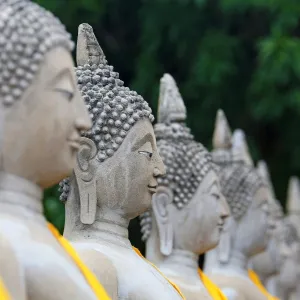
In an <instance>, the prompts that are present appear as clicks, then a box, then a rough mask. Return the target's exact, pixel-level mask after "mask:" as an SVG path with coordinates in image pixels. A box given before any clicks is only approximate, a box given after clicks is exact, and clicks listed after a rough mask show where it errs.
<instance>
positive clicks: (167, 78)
mask: <svg viewBox="0 0 300 300" xmlns="http://www.w3.org/2000/svg"><path fill="white" fill-rule="evenodd" d="M185 119H186V108H185V105H184V102H183V99H182V97H181V95H180V93H179V91H178V88H177V85H176V82H175V80H174V79H173V77H172V76H171V75H169V74H164V76H163V77H162V78H161V81H160V95H159V110H158V120H159V122H158V123H157V124H156V125H155V126H154V132H155V136H156V140H157V147H158V150H159V153H160V156H161V157H162V159H163V162H164V164H165V166H166V176H164V177H159V178H158V179H157V180H158V185H159V186H166V187H169V188H170V189H171V190H172V192H173V196H174V197H173V204H174V205H175V206H176V207H177V208H178V209H182V208H184V207H185V205H187V203H189V201H190V200H191V199H192V197H193V196H194V194H195V192H196V190H197V188H198V187H199V185H200V183H201V182H202V180H203V178H204V177H205V176H206V174H207V173H208V172H209V171H210V170H217V166H216V165H215V164H214V163H213V162H212V157H211V155H210V153H209V152H208V151H207V149H206V148H205V147H204V146H203V145H202V144H200V143H198V142H196V141H195V140H194V137H193V135H192V134H191V133H190V129H189V128H188V127H186V125H185V124H184V122H185ZM151 224H152V213H151V212H150V211H149V212H146V213H144V214H143V215H142V216H141V226H142V234H143V237H142V238H143V240H147V239H148V237H149V235H150V232H151Z"/></svg>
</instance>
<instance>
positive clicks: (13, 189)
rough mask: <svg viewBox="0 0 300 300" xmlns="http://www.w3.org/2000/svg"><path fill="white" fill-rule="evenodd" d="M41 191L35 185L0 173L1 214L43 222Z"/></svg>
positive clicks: (11, 175)
mask: <svg viewBox="0 0 300 300" xmlns="http://www.w3.org/2000/svg"><path fill="white" fill-rule="evenodd" d="M42 197H43V190H42V189H41V188H40V187H39V186H38V185H36V184H35V183H33V182H31V181H28V180H27V179H24V178H21V177H18V176H16V175H13V174H9V173H6V172H0V211H1V213H3V214H7V215H12V216H18V217H24V218H30V221H42V222H45V218H44V216H43V204H42Z"/></svg>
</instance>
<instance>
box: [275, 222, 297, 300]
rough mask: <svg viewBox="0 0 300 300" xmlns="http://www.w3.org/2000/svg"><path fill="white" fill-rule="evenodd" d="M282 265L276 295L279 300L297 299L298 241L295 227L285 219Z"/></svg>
mask: <svg viewBox="0 0 300 300" xmlns="http://www.w3.org/2000/svg"><path fill="white" fill-rule="evenodd" d="M281 254H282V264H281V268H280V273H279V276H278V287H277V288H278V294H279V298H280V299H281V300H296V299H299V295H300V288H299V279H300V268H299V266H300V239H299V235H298V232H297V228H296V227H295V225H294V224H293V223H292V222H291V221H290V220H289V218H288V217H287V218H285V220H284V239H283V242H282V247H281Z"/></svg>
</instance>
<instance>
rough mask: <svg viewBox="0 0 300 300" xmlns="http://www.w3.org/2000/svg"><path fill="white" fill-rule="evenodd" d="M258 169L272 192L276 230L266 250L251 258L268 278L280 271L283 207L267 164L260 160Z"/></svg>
mask: <svg viewBox="0 0 300 300" xmlns="http://www.w3.org/2000/svg"><path fill="white" fill-rule="evenodd" d="M257 171H258V172H259V174H260V176H261V177H262V178H263V179H264V180H265V182H266V184H267V187H268V189H269V192H270V202H269V204H270V217H271V218H272V219H273V224H274V230H273V232H272V235H271V238H270V240H269V243H268V246H267V249H266V251H264V252H262V253H259V254H258V255H256V256H254V257H253V259H252V260H251V264H252V268H253V269H254V271H255V272H256V273H258V275H260V277H261V278H266V277H269V276H271V275H275V274H277V273H279V271H280V266H281V262H282V260H281V252H280V246H281V243H282V239H283V217H284V213H283V209H282V206H281V205H280V202H279V201H278V200H276V197H275V192H274V188H273V185H272V182H271V179H270V174H269V170H268V167H267V164H266V163H265V162H264V161H259V162H258V164H257Z"/></svg>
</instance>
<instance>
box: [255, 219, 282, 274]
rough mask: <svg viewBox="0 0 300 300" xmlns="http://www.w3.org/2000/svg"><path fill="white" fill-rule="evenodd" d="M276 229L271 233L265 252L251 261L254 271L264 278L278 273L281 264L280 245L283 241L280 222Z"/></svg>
mask: <svg viewBox="0 0 300 300" xmlns="http://www.w3.org/2000/svg"><path fill="white" fill-rule="evenodd" d="M276 223H277V224H276V228H275V230H274V232H273V233H272V236H271V238H270V240H269V243H268V246H267V249H266V251H265V252H262V253H259V254H257V255H256V256H255V257H253V259H252V265H253V269H254V271H256V272H257V273H258V274H259V275H263V276H264V277H267V276H271V275H273V274H276V273H278V272H279V271H280V266H281V262H282V258H281V253H280V245H281V241H282V239H283V236H282V235H283V232H282V222H280V223H279V222H276Z"/></svg>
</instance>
